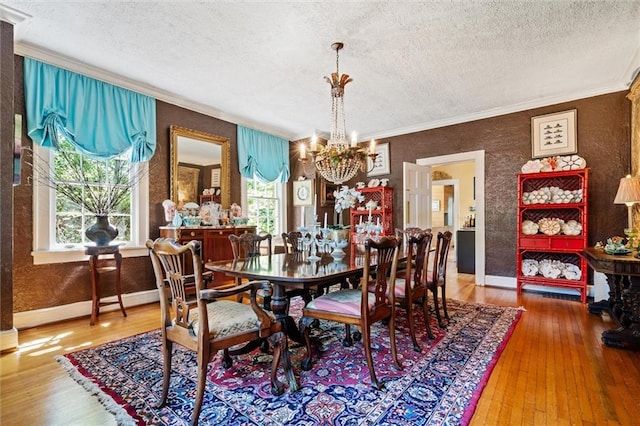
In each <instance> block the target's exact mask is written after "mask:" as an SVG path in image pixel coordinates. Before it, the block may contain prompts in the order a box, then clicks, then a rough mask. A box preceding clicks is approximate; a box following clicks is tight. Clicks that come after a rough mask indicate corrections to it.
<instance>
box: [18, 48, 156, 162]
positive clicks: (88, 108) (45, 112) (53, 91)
mask: <svg viewBox="0 0 640 426" xmlns="http://www.w3.org/2000/svg"><path fill="white" fill-rule="evenodd" d="M24 88H25V89H24V90H25V101H26V109H27V130H28V134H29V137H31V139H32V140H33V141H34V142H35V143H37V144H39V145H42V146H44V147H49V148H54V149H57V148H58V147H59V145H60V140H61V139H62V138H65V139H67V140H68V141H69V142H70V143H71V144H72V145H73V146H75V148H76V149H77V150H78V151H80V152H82V153H83V154H85V155H87V156H90V157H92V158H96V159H109V158H113V157H116V156H118V155H121V154H122V153H124V152H126V151H128V150H129V149H131V154H130V157H129V160H130V161H132V162H141V161H149V160H150V159H151V157H152V156H153V154H154V152H155V148H156V103H155V99H153V98H150V97H149V96H145V95H141V94H139V93H136V92H133V91H131V90H127V89H123V88H121V87H117V86H114V85H112V84H109V83H105V82H102V81H99V80H95V79H93V78H89V77H86V76H83V75H80V74H76V73H74V72H71V71H67V70H64V69H62V68H58V67H55V66H53V65H49V64H45V63H43V62H40V61H37V60H35V59H31V58H24Z"/></svg>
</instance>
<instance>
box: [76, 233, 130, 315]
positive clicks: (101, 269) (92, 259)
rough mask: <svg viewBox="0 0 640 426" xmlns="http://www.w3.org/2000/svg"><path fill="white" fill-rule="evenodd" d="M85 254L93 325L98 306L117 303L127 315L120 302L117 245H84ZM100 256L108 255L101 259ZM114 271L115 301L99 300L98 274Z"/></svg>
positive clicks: (118, 249)
mask: <svg viewBox="0 0 640 426" xmlns="http://www.w3.org/2000/svg"><path fill="white" fill-rule="evenodd" d="M86 248H87V249H86V251H85V254H88V255H89V273H90V274H91V291H92V297H91V301H92V303H91V322H90V323H89V324H90V325H94V324H95V323H96V321H97V320H98V316H99V315H100V307H101V306H107V305H114V304H116V303H118V304H119V305H120V310H121V311H122V315H123V316H125V317H126V316H127V313H126V312H125V310H124V305H123V304H122V289H121V287H120V267H121V266H122V255H121V254H120V248H119V246H118V245H109V246H86ZM101 256H108V257H106V258H103V259H101V258H100V257H101ZM110 272H114V273H115V287H116V296H117V297H118V300H117V301H114V302H101V301H100V276H101V275H102V274H105V273H110Z"/></svg>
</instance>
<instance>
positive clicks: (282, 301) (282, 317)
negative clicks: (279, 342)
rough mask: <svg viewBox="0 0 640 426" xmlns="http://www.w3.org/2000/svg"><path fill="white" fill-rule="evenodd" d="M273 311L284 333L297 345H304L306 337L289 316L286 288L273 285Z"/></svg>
mask: <svg viewBox="0 0 640 426" xmlns="http://www.w3.org/2000/svg"><path fill="white" fill-rule="evenodd" d="M271 311H272V312H273V314H274V315H275V316H276V320H278V322H279V323H280V324H281V325H282V331H283V332H284V334H286V335H287V337H289V338H290V339H292V340H293V341H294V342H296V343H300V344H303V343H304V337H303V336H302V334H301V333H300V330H298V327H297V326H296V322H295V320H294V319H293V318H292V317H291V316H290V315H289V299H288V298H287V295H286V294H285V288H284V286H282V285H280V284H276V283H273V295H272V296H271Z"/></svg>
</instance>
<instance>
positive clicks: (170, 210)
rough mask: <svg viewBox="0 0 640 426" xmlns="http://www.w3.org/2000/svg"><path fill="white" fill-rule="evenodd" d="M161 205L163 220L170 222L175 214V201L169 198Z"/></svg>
mask: <svg viewBox="0 0 640 426" xmlns="http://www.w3.org/2000/svg"><path fill="white" fill-rule="evenodd" d="M162 207H164V220H166V221H167V223H171V222H172V221H173V217H174V216H175V214H176V203H174V202H173V201H171V200H164V201H163V202H162Z"/></svg>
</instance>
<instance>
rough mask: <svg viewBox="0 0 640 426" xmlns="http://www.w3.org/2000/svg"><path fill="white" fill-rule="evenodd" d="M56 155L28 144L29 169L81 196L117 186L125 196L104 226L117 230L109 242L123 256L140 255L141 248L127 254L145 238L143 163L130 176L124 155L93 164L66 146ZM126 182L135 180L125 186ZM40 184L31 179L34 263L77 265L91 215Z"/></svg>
mask: <svg viewBox="0 0 640 426" xmlns="http://www.w3.org/2000/svg"><path fill="white" fill-rule="evenodd" d="M61 150H63V151H64V154H60V153H56V152H55V151H53V150H50V149H45V148H41V147H39V146H37V145H34V152H35V154H36V155H34V170H36V171H40V172H42V171H47V170H49V171H52V173H54V175H53V176H55V177H56V180H57V181H58V183H63V184H64V186H65V190H67V191H75V192H77V193H80V194H82V196H83V197H91V196H92V195H95V194H100V193H101V191H100V189H101V188H104V187H105V186H106V185H107V184H110V185H111V186H120V187H122V188H123V189H124V192H125V194H124V195H125V196H124V197H123V198H121V199H119V201H117V202H114V203H113V204H114V207H113V209H110V212H109V222H110V223H111V224H112V225H113V226H114V227H116V228H118V237H117V238H116V240H115V241H116V242H117V243H120V244H121V246H122V250H121V251H122V254H123V256H125V257H127V256H134V255H146V254H147V253H146V250H144V249H141V250H131V249H133V248H135V247H138V248H141V247H143V246H144V242H145V240H146V239H147V237H148V211H149V206H148V178H147V176H146V174H147V167H148V166H147V164H145V163H136V165H135V167H133V168H131V171H130V170H129V169H130V168H129V162H128V161H127V160H126V157H124V156H123V157H118V158H116V159H112V160H108V161H97V160H93V159H91V158H89V157H87V156H85V155H82V154H80V153H78V152H76V151H75V150H74V148H73V147H72V146H71V145H70V144H69V143H67V142H63V143H62V144H61ZM63 158H64V161H63ZM70 164H72V165H73V167H74V168H81V169H82V170H83V171H84V175H85V177H86V181H88V183H87V182H86V181H85V182H81V181H79V180H78V178H77V176H75V175H74V173H72V170H71V167H70V166H69V165H70ZM123 171H126V173H125V174H123V173H122V172H123ZM130 172H131V173H130ZM130 179H140V181H139V182H138V183H137V184H136V185H134V186H131V185H130ZM41 181H42V179H38V178H37V177H36V178H34V210H33V211H34V253H33V256H34V264H42V263H59V262H71V261H77V260H83V259H84V258H85V256H84V245H86V244H88V243H89V241H88V240H87V239H86V237H85V235H84V231H85V229H86V228H87V227H89V226H91V225H92V224H93V223H94V219H93V217H94V216H93V214H92V213H91V212H89V211H86V210H84V209H83V207H82V206H78V205H77V204H76V203H73V202H72V201H71V200H70V199H69V197H67V196H65V195H64V191H60V190H56V189H53V188H50V187H48V186H47V185H45V184H43V183H41ZM127 251H129V252H128V253H127Z"/></svg>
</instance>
